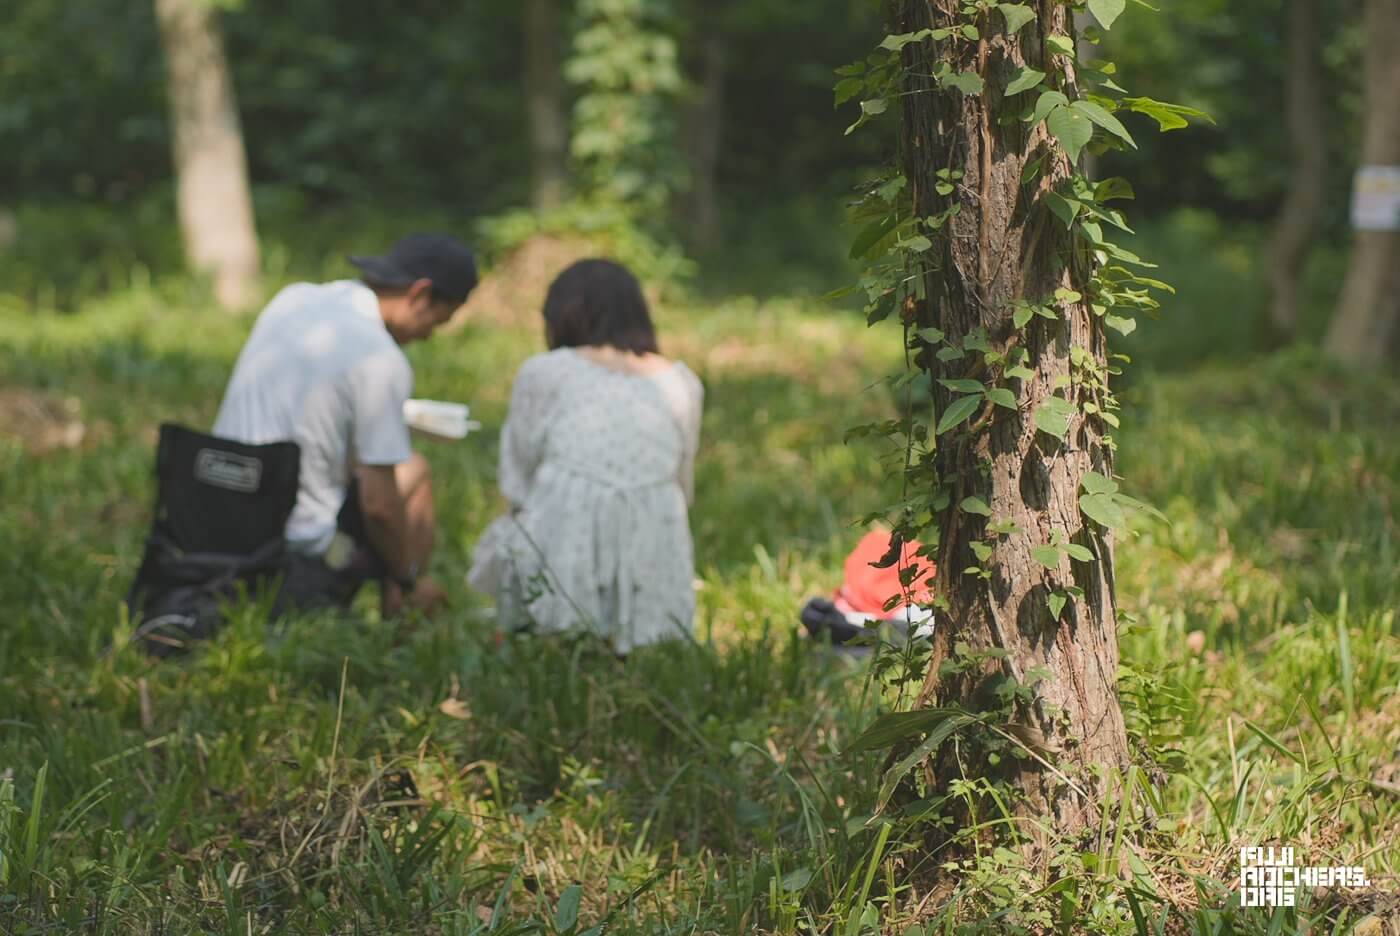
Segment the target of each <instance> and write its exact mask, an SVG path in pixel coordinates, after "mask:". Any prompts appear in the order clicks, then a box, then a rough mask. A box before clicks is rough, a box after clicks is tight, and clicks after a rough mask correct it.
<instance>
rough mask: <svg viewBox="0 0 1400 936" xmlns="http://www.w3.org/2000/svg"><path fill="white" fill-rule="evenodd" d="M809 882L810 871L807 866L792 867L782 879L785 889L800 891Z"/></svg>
mask: <svg viewBox="0 0 1400 936" xmlns="http://www.w3.org/2000/svg"><path fill="white" fill-rule="evenodd" d="M810 883H812V872H811V870H810V869H808V868H794V869H793V870H791V871H789V872H788V873H787V874H784V875H783V879H782V885H783V890H785V891H800V890H802V889H803V888H804V887H806V886H807V885H808V884H810Z"/></svg>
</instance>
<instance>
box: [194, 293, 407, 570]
mask: <svg viewBox="0 0 1400 936" xmlns="http://www.w3.org/2000/svg"><path fill="white" fill-rule="evenodd" d="M412 394H413V369H412V367H410V366H409V363H408V358H406V357H404V353H403V351H402V350H401V349H400V348H399V346H398V343H397V342H395V341H394V339H393V338H392V337H391V336H390V335H389V332H388V331H387V330H386V329H385V327H384V320H383V319H382V318H381V317H380V314H379V299H378V297H376V296H375V294H374V292H373V290H371V289H369V287H367V286H365V285H364V284H363V283H360V282H357V281H353V280H340V281H338V282H334V283H325V284H319V285H318V284H312V283H295V284H293V285H291V286H288V287H287V288H286V289H283V290H282V291H281V292H279V293H278V294H277V295H276V296H274V297H273V299H272V301H271V302H269V303H268V305H267V308H265V309H264V310H263V311H262V314H261V315H259V316H258V321H257V323H256V324H255V325H254V326H253V332H252V334H251V335H249V336H248V343H247V344H246V345H244V346H243V351H242V353H240V354H239V356H238V363H237V364H236V365H235V366H234V369H233V376H232V377H231V378H230V379H229V383H228V389H227V390H225V391H224V401H223V404H222V405H221V406H220V407H219V417H218V419H217V420H216V421H215V423H214V430H213V431H214V434H215V435H218V436H223V437H224V438H228V439H233V440H235V441H238V442H246V443H249V444H252V445H260V444H262V443H265V442H277V441H283V440H288V439H290V440H292V441H294V442H296V443H297V444H298V445H300V446H301V482H300V489H299V490H298V491H297V502H296V507H294V508H293V510H292V515H291V517H290V518H289V519H288V521H287V541H288V543H289V545H290V546H291V547H292V548H293V549H295V550H297V551H298V552H303V553H307V554H310V555H321V554H323V553H324V552H325V551H326V549H327V548H328V547H329V546H330V542H331V539H332V537H333V536H334V535H335V525H336V515H337V514H338V513H339V512H340V508H341V505H342V504H343V503H344V502H345V494H346V490H347V488H348V486H349V483H350V478H351V471H352V469H353V466H354V464H362V465H397V464H399V463H401V462H405V461H408V459H409V458H410V457H411V456H412V454H413V452H412V449H411V448H410V444H409V435H408V426H407V425H406V424H405V423H404V418H403V404H404V401H405V400H407V399H408V398H409V397H410V396H411V395H412Z"/></svg>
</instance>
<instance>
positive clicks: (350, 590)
mask: <svg viewBox="0 0 1400 936" xmlns="http://www.w3.org/2000/svg"><path fill="white" fill-rule="evenodd" d="M335 526H336V530H337V532H338V533H340V534H343V535H345V536H348V537H349V538H350V540H351V542H352V543H353V550H352V552H351V554H350V559H349V561H348V562H347V563H346V564H344V565H342V566H339V567H337V568H331V567H330V566H329V565H327V564H326V560H325V557H324V556H303V555H293V556H292V557H291V559H290V560H289V562H288V564H287V575H286V578H285V580H284V581H283V585H282V594H283V596H284V598H285V599H286V600H287V601H288V602H289V603H290V604H292V605H295V606H296V607H298V608H302V609H313V608H329V607H341V608H344V607H348V606H349V604H350V602H352V601H354V599H355V595H356V594H357V593H358V592H359V590H360V587H361V586H362V585H364V584H365V583H366V582H369V581H380V580H382V579H384V578H385V577H386V576H387V575H388V572H389V565H388V563H386V562H385V561H384V558H383V557H382V556H380V555H379V552H378V551H377V550H376V549H375V548H374V546H373V545H372V544H371V543H370V539H369V531H368V528H367V527H366V526H365V518H364V514H363V513H362V512H361V511H360V488H359V483H358V482H357V481H354V480H352V481H351V482H350V487H349V488H348V489H347V490H346V492H345V503H344V504H342V505H341V507H340V513H339V514H338V515H337V516H336V521H335Z"/></svg>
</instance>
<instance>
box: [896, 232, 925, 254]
mask: <svg viewBox="0 0 1400 936" xmlns="http://www.w3.org/2000/svg"><path fill="white" fill-rule="evenodd" d="M899 246H901V247H903V248H904V249H905V250H912V251H914V252H915V253H923V252H924V251H925V250H928V249H929V248H930V247H932V246H933V241H931V240H929V239H928V238H927V237H925V236H924V235H922V234H915V235H914V236H913V237H911V238H909V239H908V240H902V241H900V242H899Z"/></svg>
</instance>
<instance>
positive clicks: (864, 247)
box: [851, 215, 895, 260]
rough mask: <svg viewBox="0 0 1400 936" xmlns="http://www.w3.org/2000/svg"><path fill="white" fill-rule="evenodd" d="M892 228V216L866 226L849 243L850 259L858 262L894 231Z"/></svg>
mask: <svg viewBox="0 0 1400 936" xmlns="http://www.w3.org/2000/svg"><path fill="white" fill-rule="evenodd" d="M894 226H895V218H894V215H886V216H885V217H883V218H876V219H875V220H874V221H871V222H870V223H869V224H867V225H866V226H865V227H864V228H862V229H861V232H860V233H859V234H857V235H856V239H855V240H853V241H852V242H851V259H852V260H859V259H860V258H862V257H864V256H865V255H866V254H867V253H869V252H870V249H871V248H872V247H874V246H875V245H876V244H878V243H879V242H880V241H882V240H884V238H885V235H886V234H888V233H889V232H890V231H893V230H894Z"/></svg>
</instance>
